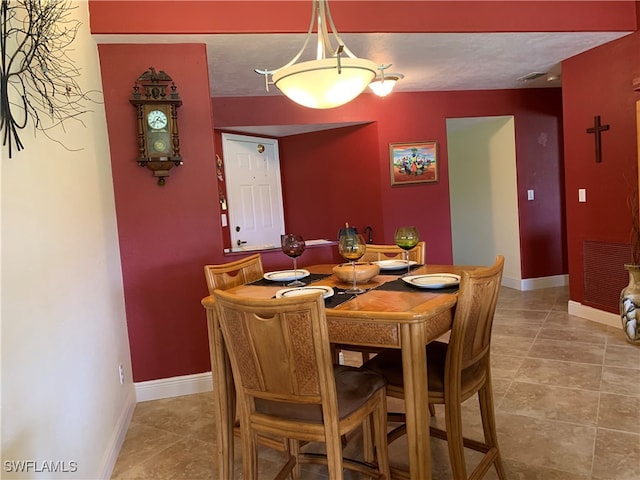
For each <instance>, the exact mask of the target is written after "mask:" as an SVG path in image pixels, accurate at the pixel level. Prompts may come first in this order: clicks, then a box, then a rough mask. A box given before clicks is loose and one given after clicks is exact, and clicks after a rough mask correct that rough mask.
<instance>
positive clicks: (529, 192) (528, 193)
mask: <svg viewBox="0 0 640 480" xmlns="http://www.w3.org/2000/svg"><path fill="white" fill-rule="evenodd" d="M534 198H535V195H534V193H533V190H527V200H533V199H534Z"/></svg>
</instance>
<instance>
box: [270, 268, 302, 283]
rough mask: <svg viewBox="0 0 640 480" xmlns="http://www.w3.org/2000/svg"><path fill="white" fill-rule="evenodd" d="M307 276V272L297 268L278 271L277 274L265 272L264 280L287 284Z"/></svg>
mask: <svg viewBox="0 0 640 480" xmlns="http://www.w3.org/2000/svg"><path fill="white" fill-rule="evenodd" d="M308 276H309V270H303V269H302V268H299V269H297V270H278V271H277V272H267V273H265V274H264V278H265V279H267V280H271V281H272V282H289V281H291V280H296V279H298V278H304V277H308Z"/></svg>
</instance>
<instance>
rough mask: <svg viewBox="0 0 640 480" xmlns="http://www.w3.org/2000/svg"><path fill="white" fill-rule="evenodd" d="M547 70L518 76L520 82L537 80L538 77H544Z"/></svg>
mask: <svg viewBox="0 0 640 480" xmlns="http://www.w3.org/2000/svg"><path fill="white" fill-rule="evenodd" d="M546 74H547V72H531V73H528V74H526V75H524V76H522V77H520V78H518V81H519V82H530V81H531V80H535V79H536V78H540V77H544V76H545V75H546Z"/></svg>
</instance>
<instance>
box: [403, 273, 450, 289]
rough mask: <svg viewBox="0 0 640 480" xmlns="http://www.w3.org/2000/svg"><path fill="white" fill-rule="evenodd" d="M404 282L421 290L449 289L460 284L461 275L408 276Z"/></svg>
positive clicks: (432, 274)
mask: <svg viewBox="0 0 640 480" xmlns="http://www.w3.org/2000/svg"><path fill="white" fill-rule="evenodd" d="M402 280H404V281H405V282H407V283H408V284H410V285H413V286H414V287H420V288H447V287H454V286H456V285H458V284H459V283H460V275H455V274H453V273H431V274H428V275H407V276H406V277H402Z"/></svg>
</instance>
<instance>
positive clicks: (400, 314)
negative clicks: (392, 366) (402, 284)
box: [202, 265, 477, 480]
mask: <svg viewBox="0 0 640 480" xmlns="http://www.w3.org/2000/svg"><path fill="white" fill-rule="evenodd" d="M333 267H334V265H314V266H309V267H304V268H305V269H306V270H308V271H309V272H310V273H311V274H331V273H332V268H333ZM476 268H477V267H474V266H452V265H428V266H420V267H418V268H417V269H415V270H413V271H412V272H411V275H419V274H429V273H455V274H460V273H461V272H462V271H464V270H475V269H476ZM398 273H399V272H394V274H383V275H378V276H376V277H374V278H373V279H372V280H371V281H369V282H368V283H366V284H359V286H360V287H363V288H365V289H367V291H366V293H363V294H360V295H357V296H350V297H349V299H348V300H347V301H345V302H344V303H341V304H340V305H338V306H335V307H333V308H329V307H328V308H326V315H327V324H328V330H329V338H330V340H331V342H332V343H336V344H341V345H354V346H366V347H380V348H397V349H401V350H402V365H403V375H404V389H405V411H406V420H407V446H408V452H407V453H408V460H409V472H408V474H407V472H405V473H404V475H402V476H404V477H406V476H407V475H408V476H409V478H412V479H416V480H430V479H431V449H430V438H429V418H430V414H429V409H428V395H427V360H426V350H425V345H426V344H427V343H429V342H431V341H432V340H435V339H436V338H438V337H440V336H441V335H443V334H445V333H447V332H448V331H449V330H450V329H451V323H452V319H453V310H454V307H455V304H456V300H457V295H456V294H455V293H451V292H450V293H444V291H442V290H437V289H422V288H414V287H411V288H407V289H389V288H382V286H383V285H385V284H387V283H388V282H393V281H394V280H398V279H399V277H400V275H399V274H398ZM265 283H266V284H265ZM313 285H325V286H330V287H333V288H334V289H335V290H336V291H339V292H340V294H342V295H344V293H342V292H343V289H347V288H349V285H346V284H343V283H341V282H340V280H338V279H337V278H336V277H335V276H334V275H328V276H326V277H324V278H321V279H318V280H316V281H314V282H313ZM391 285H392V284H389V285H386V287H389V286H391ZM283 288H284V287H283V284H282V283H274V284H273V285H271V284H270V283H269V282H265V281H264V280H263V281H260V282H256V283H254V284H247V285H240V286H238V287H234V288H232V289H230V290H228V291H229V292H231V293H235V294H237V295H243V296H247V297H252V298H271V297H273V296H274V295H275V294H276V292H277V291H278V290H281V289H283ZM202 305H203V306H204V308H205V309H206V313H207V327H208V332H209V348H210V354H211V374H212V377H213V393H214V396H215V402H214V409H215V412H214V415H215V421H216V455H217V478H219V479H225V480H226V479H232V478H233V465H234V462H233V458H234V455H233V432H234V423H235V391H234V386H233V377H232V374H231V367H230V363H229V358H228V355H227V351H226V348H225V345H224V340H223V338H222V332H221V330H220V326H219V323H218V319H217V316H216V312H215V300H214V297H213V296H208V297H206V298H204V299H203V300H202ZM356 350H357V349H356ZM394 472H396V476H397V474H398V473H401V472H397V471H396V470H395V469H393V470H392V476H394Z"/></svg>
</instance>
